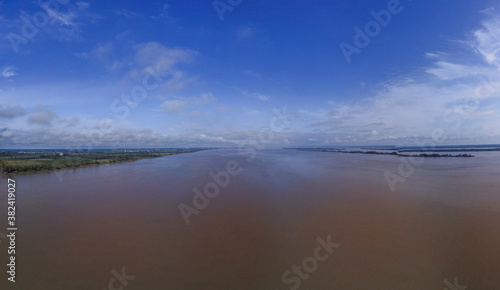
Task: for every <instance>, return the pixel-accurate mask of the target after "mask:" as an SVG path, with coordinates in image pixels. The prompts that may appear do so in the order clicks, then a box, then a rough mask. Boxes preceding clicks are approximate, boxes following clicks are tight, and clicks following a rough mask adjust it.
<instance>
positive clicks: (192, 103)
mask: <svg viewBox="0 0 500 290" xmlns="http://www.w3.org/2000/svg"><path fill="white" fill-rule="evenodd" d="M215 100H216V99H215V96H214V95H213V94H211V93H202V94H201V95H200V96H199V97H190V98H183V97H177V98H176V99H174V100H168V101H165V102H164V103H162V104H161V105H160V108H162V109H164V110H165V111H167V112H168V113H178V112H183V111H184V110H186V109H191V108H194V107H198V106H203V105H206V104H210V103H213V102H215Z"/></svg>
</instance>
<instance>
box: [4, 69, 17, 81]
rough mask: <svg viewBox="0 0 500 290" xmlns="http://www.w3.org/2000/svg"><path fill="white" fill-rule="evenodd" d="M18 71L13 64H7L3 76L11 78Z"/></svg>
mask: <svg viewBox="0 0 500 290" xmlns="http://www.w3.org/2000/svg"><path fill="white" fill-rule="evenodd" d="M16 75H17V73H16V72H15V69H14V68H13V67H11V66H5V67H4V68H3V70H2V77H3V78H6V79H8V78H11V77H14V76H16Z"/></svg>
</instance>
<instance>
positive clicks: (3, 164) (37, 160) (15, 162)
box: [0, 148, 208, 176]
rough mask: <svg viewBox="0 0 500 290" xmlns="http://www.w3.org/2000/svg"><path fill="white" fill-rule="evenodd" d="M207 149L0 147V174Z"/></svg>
mask: <svg viewBox="0 0 500 290" xmlns="http://www.w3.org/2000/svg"><path fill="white" fill-rule="evenodd" d="M207 149H208V148H194V149H191V148H190V149H182V148H174V149H96V150H2V151H0V169H1V172H2V174H4V175H9V176H10V175H14V174H15V175H17V174H29V173H39V172H50V171H54V170H64V169H76V168H82V167H90V166H99V165H105V164H117V163H123V162H130V161H136V160H141V159H148V158H157V157H163V156H169V155H175V154H182V153H192V152H197V151H201V150H207Z"/></svg>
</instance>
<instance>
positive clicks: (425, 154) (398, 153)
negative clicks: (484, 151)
mask: <svg viewBox="0 0 500 290" xmlns="http://www.w3.org/2000/svg"><path fill="white" fill-rule="evenodd" d="M285 149H295V150H300V151H316V152H336V153H350V154H371V155H394V156H398V157H467V158H469V157H474V155H471V154H456V155H451V154H437V153H432V154H427V153H420V154H402V153H400V152H410V151H394V152H378V151H347V150H338V149H327V148H285ZM383 150H387V149H383ZM457 151H458V150H457ZM415 152H426V151H415Z"/></svg>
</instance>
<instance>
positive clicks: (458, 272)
mask: <svg viewBox="0 0 500 290" xmlns="http://www.w3.org/2000/svg"><path fill="white" fill-rule="evenodd" d="M467 153H470V154H473V155H475V156H476V157H474V158H425V159H423V160H412V161H413V164H412V163H404V162H403V161H402V160H403V159H401V158H398V157H396V156H389V155H364V154H345V153H326V152H307V151H295V150H262V151H258V152H257V155H256V157H255V159H249V158H248V157H249V156H248V154H244V153H239V152H238V151H237V150H227V149H221V150H211V151H202V152H196V153H190V154H180V155H174V156H166V157H161V158H156V159H147V160H140V161H136V162H129V163H122V164H114V165H103V166H98V167H87V168H80V169H75V170H65V171H58V172H50V173H39V174H30V175H19V176H14V180H15V181H16V185H17V187H16V193H17V200H16V210H17V227H18V231H17V233H16V262H17V263H16V272H17V273H16V283H11V282H7V281H6V279H7V275H6V272H5V271H4V270H2V271H3V273H4V274H3V278H2V280H3V281H1V282H0V289H50V290H55V289H56V290H57V289H96V290H98V289H125V290H132V289H189V290H196V289H259V290H260V289H270V290H273V289H314V290H322V289H452V288H449V287H450V286H449V285H454V283H457V284H455V285H464V286H468V289H498V287H500V286H499V285H500V275H498V273H500V251H499V250H498V246H499V245H500V154H499V152H467ZM454 154H455V153H454ZM406 160H408V159H406ZM417 161H423V163H422V164H420V163H418V162H417ZM408 162H409V161H408ZM228 164H230V166H233V167H232V169H233V171H237V170H239V169H241V170H240V172H239V173H238V174H234V175H229V176H230V179H229V180H227V186H225V188H222V187H221V186H220V185H217V188H218V189H219V190H218V195H217V196H214V197H213V198H207V199H204V198H201V199H200V198H197V199H196V198H195V194H196V193H195V192H196V191H197V190H199V191H200V192H203V191H204V188H205V186H206V185H207V184H211V185H210V186H211V189H209V190H212V191H211V192H209V193H212V194H213V195H216V191H214V190H215V188H214V185H215V184H216V183H213V178H212V177H211V176H210V174H209V172H211V171H213V172H214V173H218V172H221V171H227V166H228ZM236 164H237V166H236ZM402 164H404V165H402ZM408 164H411V166H410V167H409V166H408ZM398 167H401V168H399V170H400V172H398ZM387 172H391V175H390V176H392V178H394V177H395V176H396V180H397V181H395V182H394V180H395V179H390V180H392V181H393V182H394V184H393V185H394V187H393V188H394V190H391V187H390V186H389V184H388V182H387V179H386V176H387ZM233 173H235V172H233ZM401 173H402V174H401ZM224 174H225V172H223V173H221V176H222V175H224ZM221 180H222V179H221ZM211 182H212V183H211ZM6 183H7V180H6V179H5V178H4V177H2V179H1V184H0V189H1V192H2V195H1V197H0V201H1V208H0V214H1V217H2V220H1V221H0V225H1V226H2V227H1V228H0V233H6V230H5V229H6V216H7V205H6V196H7V193H6V192H7V185H6ZM210 186H209V187H210ZM193 198H195V203H196V204H193ZM181 204H183V205H185V206H186V207H184V209H186V208H188V207H189V208H191V209H192V211H190V213H191V215H189V214H188V216H187V218H186V217H183V215H182V214H181V211H180V209H179V205H181ZM196 206H198V208H197V207H196ZM186 220H188V221H189V224H187V223H186ZM2 237H3V236H0V241H1V243H0V248H1V252H0V258H1V260H2V264H4V265H5V264H6V263H7V259H8V258H7V245H8V241H7V240H6V239H2ZM328 241H329V242H328ZM325 242H326V243H330V247H329V248H328V247H324V246H322V245H324V244H325ZM332 245H334V247H332ZM294 265H295V266H294ZM3 267H4V269H6V266H3ZM299 267H300V268H299ZM122 271H123V273H122V274H119V273H121V272H122ZM116 276H125V278H123V277H120V279H117V278H116ZM455 279H456V280H455ZM120 287H123V288H120ZM457 289H459V288H457Z"/></svg>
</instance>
